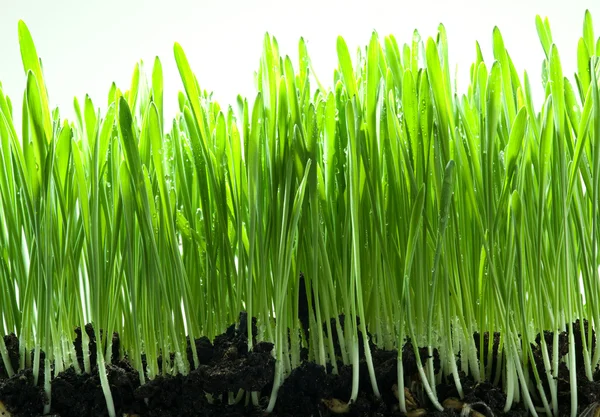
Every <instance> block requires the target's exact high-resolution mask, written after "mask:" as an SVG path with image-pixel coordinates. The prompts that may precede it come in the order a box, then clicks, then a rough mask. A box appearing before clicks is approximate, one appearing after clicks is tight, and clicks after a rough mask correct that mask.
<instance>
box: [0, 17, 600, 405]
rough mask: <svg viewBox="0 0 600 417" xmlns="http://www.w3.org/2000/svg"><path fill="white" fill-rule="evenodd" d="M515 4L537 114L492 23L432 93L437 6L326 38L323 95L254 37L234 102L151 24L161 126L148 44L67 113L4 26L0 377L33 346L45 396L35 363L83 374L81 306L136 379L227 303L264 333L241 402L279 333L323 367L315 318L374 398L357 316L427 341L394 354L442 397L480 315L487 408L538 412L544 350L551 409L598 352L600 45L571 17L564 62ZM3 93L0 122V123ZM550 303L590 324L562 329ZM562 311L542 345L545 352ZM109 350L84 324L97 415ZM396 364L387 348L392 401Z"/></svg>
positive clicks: (172, 370)
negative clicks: (122, 78)
mask: <svg viewBox="0 0 600 417" xmlns="http://www.w3.org/2000/svg"><path fill="white" fill-rule="evenodd" d="M535 23H536V26H537V30H538V34H539V38H540V42H541V45H542V48H543V50H544V53H545V60H544V62H543V71H542V74H541V82H542V84H543V87H544V91H545V97H544V101H543V106H542V107H541V109H535V108H534V106H533V97H532V95H531V80H530V78H529V76H528V74H526V73H524V74H523V75H521V74H519V73H518V72H517V70H516V67H515V64H514V63H513V62H512V60H511V58H510V55H509V54H508V51H507V50H506V48H505V46H504V42H503V39H502V35H501V33H500V31H499V30H498V29H497V28H495V29H494V30H493V37H492V38H493V57H487V59H486V60H484V57H483V56H482V54H481V50H480V49H479V46H478V45H477V47H476V50H475V62H474V63H473V64H472V65H471V68H470V69H471V71H470V75H471V83H470V85H469V87H468V89H467V91H466V92H465V94H460V93H459V92H458V91H456V90H455V88H454V87H453V86H454V82H453V80H452V79H451V77H450V69H449V63H448V43H447V39H446V32H445V29H444V27H443V26H442V25H440V27H439V31H438V34H437V37H436V38H435V39H432V38H429V39H427V40H426V41H422V40H421V37H420V36H419V34H418V32H416V31H415V34H414V37H413V40H412V43H411V44H405V45H404V46H403V47H402V48H400V46H399V44H398V43H397V41H396V40H395V38H394V37H392V36H389V37H386V38H384V39H380V38H379V37H378V35H377V34H376V33H373V35H372V37H371V40H370V42H369V45H368V47H366V48H361V49H359V50H358V51H356V53H352V52H351V51H349V50H348V47H347V45H346V43H345V42H344V40H343V38H341V37H340V38H338V40H337V54H338V58H339V67H338V69H337V70H336V72H335V76H334V80H333V83H332V87H331V88H330V89H326V88H325V87H323V86H322V85H321V83H320V82H319V81H318V80H317V79H316V78H315V77H314V76H313V75H314V74H312V65H311V62H310V58H309V55H308V52H307V49H306V45H305V43H304V41H303V40H301V41H300V44H299V68H297V69H296V70H295V69H294V68H293V66H292V61H291V59H290V58H289V57H287V56H286V57H282V56H281V55H280V52H279V49H278V44H277V41H276V40H275V38H273V37H271V36H270V35H268V34H267V35H266V36H265V39H264V52H263V56H262V58H261V61H260V67H259V69H258V72H257V86H258V93H257V95H256V97H254V98H253V99H250V100H249V99H246V98H243V97H238V102H237V106H236V107H235V108H232V107H228V108H222V107H221V106H220V105H219V104H218V103H216V102H215V101H213V100H212V99H211V96H210V94H208V93H207V92H205V91H204V90H202V89H201V87H200V84H199V82H198V80H197V79H196V77H195V76H194V74H193V72H192V69H191V68H190V65H189V63H188V61H187V58H186V56H185V53H184V51H183V48H182V47H181V46H180V45H179V44H176V45H175V48H174V55H175V60H176V63H177V67H178V69H179V72H180V74H181V79H182V81H183V85H184V88H185V93H180V95H179V105H180V108H179V110H180V112H179V114H178V115H177V117H176V118H175V119H174V120H173V121H167V120H165V119H164V116H163V96H164V92H163V76H162V67H161V63H160V61H159V60H158V58H157V59H156V60H155V62H154V64H153V69H152V75H151V79H150V81H149V82H146V81H145V79H144V77H143V76H141V75H140V71H141V69H140V67H139V66H136V69H135V72H134V74H133V77H132V83H131V86H130V88H129V90H128V91H125V92H123V91H122V90H120V89H119V88H118V87H117V86H115V85H113V86H112V87H111V89H110V93H109V96H108V103H107V106H104V105H102V106H98V105H97V104H94V103H93V102H92V100H91V99H90V98H89V97H85V99H84V100H83V101H82V102H79V101H78V100H75V103H74V105H75V110H76V115H77V116H76V120H75V121H72V122H71V121H64V120H62V119H61V118H60V113H59V111H58V110H51V107H50V104H49V103H50V100H49V97H50V96H49V94H48V92H47V91H46V87H45V84H44V78H43V71H42V67H41V61H40V60H39V58H38V53H37V52H36V49H35V47H34V44H33V40H32V37H31V35H30V32H29V30H28V29H27V27H26V26H25V24H24V23H23V22H20V23H19V42H20V45H21V55H22V58H23V67H24V70H25V73H26V75H27V84H26V90H25V94H24V101H23V107H22V109H14V108H13V107H12V104H11V103H12V102H11V101H10V99H9V98H8V97H6V96H5V95H4V93H3V92H2V89H1V87H0V140H1V146H0V160H1V162H2V164H3V166H4V167H5V169H2V170H0V215H1V218H2V221H0V253H1V256H0V287H1V288H2V289H3V291H2V292H1V294H0V297H1V298H0V300H1V302H0V316H1V317H2V321H1V322H0V323H2V324H1V325H0V333H2V334H8V333H11V332H14V333H15V334H16V335H17V336H18V338H19V340H20V342H21V352H20V357H21V359H20V362H19V367H18V369H12V368H11V366H10V362H9V361H8V360H7V355H8V354H7V350H6V347H5V346H4V341H3V340H2V339H1V338H0V358H1V359H2V361H3V362H4V364H5V366H7V372H8V374H9V375H13V374H14V373H17V372H18V371H20V370H22V369H24V368H30V367H31V368H33V373H34V377H35V382H36V383H40V381H38V376H39V370H40V357H41V351H44V352H45V363H44V366H45V369H49V368H50V364H51V363H53V364H54V366H55V372H54V374H52V373H51V372H46V373H45V380H44V381H42V382H43V385H44V388H45V390H46V393H47V394H48V396H49V398H51V390H50V382H51V378H53V377H54V376H56V374H57V373H58V372H61V371H62V370H64V369H67V368H69V367H71V366H73V367H75V370H76V371H77V372H86V373H89V372H91V369H90V362H89V352H87V354H86V355H84V367H83V369H80V366H79V364H78V363H77V360H76V358H75V351H74V348H73V346H72V340H71V338H72V336H73V335H74V333H73V328H74V327H76V326H81V327H82V328H83V326H84V325H85V324H86V323H92V324H93V326H94V328H95V330H96V334H98V331H99V329H103V330H104V335H107V334H112V332H114V331H116V332H118V333H119V335H120V337H121V355H127V357H128V358H129V360H130V361H131V363H132V365H133V366H134V367H135V369H136V370H137V371H138V373H139V377H140V382H141V383H142V384H143V383H145V382H146V381H147V380H152V379H154V378H156V377H157V375H159V373H162V374H163V375H173V374H177V373H181V374H184V375H185V374H187V373H188V372H189V371H190V370H191V369H194V368H195V367H197V366H198V364H199V363H198V355H197V352H196V351H195V346H194V344H192V349H193V350H194V351H193V360H192V362H191V363H188V360H187V355H186V354H185V350H186V336H189V337H190V338H192V339H194V338H197V337H200V336H202V335H205V336H208V337H209V338H211V339H212V338H213V337H214V336H216V335H217V334H219V333H221V332H223V331H224V330H225V328H226V327H227V326H228V325H229V324H231V323H233V322H235V320H236V319H237V317H238V314H239V312H240V311H242V310H245V311H247V312H248V314H249V315H250V316H254V317H257V319H258V324H259V329H260V332H259V340H266V341H272V342H274V343H275V350H274V352H275V358H276V373H275V382H274V386H273V393H272V395H271V397H270V401H269V404H268V407H267V410H266V411H272V410H273V408H274V406H275V404H276V400H277V391H278V389H279V387H280V385H281V383H282V382H283V380H284V378H285V377H286V376H287V375H288V374H289V373H290V372H291V370H292V369H293V368H295V367H297V366H298V365H299V364H300V347H301V346H307V347H309V358H310V360H313V361H315V362H317V363H318V364H321V365H326V364H327V363H332V364H333V372H337V364H336V363H335V353H334V346H333V336H334V334H335V335H337V337H338V338H339V342H340V347H341V360H342V361H343V363H344V364H351V365H352V366H353V388H352V393H351V397H350V398H348V399H343V400H344V401H346V400H348V401H349V402H350V403H351V402H353V401H354V400H356V398H357V394H358V381H359V366H358V363H359V360H360V358H359V356H358V352H359V345H360V344H363V346H364V351H365V359H366V363H367V367H368V372H369V374H370V375H369V376H370V381H371V385H372V389H373V392H374V394H375V395H376V396H379V395H380V388H379V387H378V386H377V380H376V375H375V373H374V372H375V371H374V367H373V363H372V358H371V352H370V348H369V343H368V342H369V336H368V333H370V334H372V335H373V341H374V342H375V344H376V345H377V346H378V347H379V348H385V349H398V351H399V352H401V347H402V346H403V345H404V342H405V340H406V338H407V337H410V339H411V340H412V342H413V343H412V346H413V347H414V349H415V353H416V357H417V358H419V355H418V350H417V349H418V348H419V347H426V348H427V349H428V351H429V353H430V354H431V353H433V350H434V349H437V350H438V351H439V352H440V354H441V365H442V367H441V372H439V373H438V374H436V373H435V370H434V365H433V359H428V360H426V361H425V362H424V363H421V362H420V360H419V363H418V373H419V376H420V379H421V382H422V384H423V387H424V389H425V391H426V393H427V395H428V396H429V398H430V400H431V401H432V403H433V404H434V406H435V407H437V408H439V409H441V408H442V405H441V404H440V402H439V400H438V399H437V394H436V384H437V383H439V382H440V381H441V379H442V378H443V377H446V376H448V377H450V378H452V380H453V381H454V383H455V384H456V387H457V390H458V392H459V394H460V395H462V392H463V391H462V387H461V380H460V375H459V372H464V373H465V374H467V375H471V376H472V377H473V378H474V380H475V381H482V380H485V379H490V378H491V376H492V374H491V366H490V364H491V361H487V363H488V365H487V366H486V365H485V364H484V359H485V358H486V357H488V358H489V357H491V354H492V352H491V349H489V348H488V349H484V344H483V338H480V340H481V343H480V345H479V346H476V345H475V342H474V340H473V337H472V336H473V332H479V333H480V334H482V333H484V332H489V333H490V334H492V333H493V332H499V333H500V352H501V358H500V360H501V364H502V369H503V370H502V373H503V374H504V377H503V381H504V382H503V387H502V388H503V389H504V390H505V392H506V393H507V400H506V405H505V410H509V409H510V408H511V407H512V405H513V403H514V402H516V401H520V402H522V403H523V404H524V406H525V407H526V408H527V409H528V411H529V412H530V413H531V414H532V415H537V414H538V413H545V414H546V415H553V416H557V415H558V412H559V410H558V405H559V404H558V392H557V386H558V381H557V379H556V376H557V374H558V368H559V364H560V362H561V361H565V362H566V364H567V367H568V369H569V371H570V384H571V416H576V415H577V414H578V413H579V412H581V411H582V410H580V409H579V408H578V402H577V395H576V394H577V381H578V378H582V377H584V376H583V375H577V374H576V367H577V366H583V369H585V378H587V379H590V380H591V379H592V378H593V374H594V372H595V371H596V370H597V368H598V365H599V363H600V339H599V337H600V335H599V334H598V333H592V330H591V329H592V328H594V329H595V330H597V328H598V325H599V324H600V299H599V294H600V275H599V267H600V259H599V255H598V240H599V238H600V227H599V225H598V219H599V218H600V207H599V204H598V203H599V196H600V83H599V78H600V61H599V59H598V55H600V39H597V40H595V37H594V36H595V35H594V31H593V25H592V20H591V16H590V14H589V13H588V12H586V14H585V19H584V24H583V33H582V37H581V39H580V41H579V44H578V48H577V69H578V70H577V73H576V74H574V79H573V81H571V80H570V79H569V78H565V77H564V74H563V72H562V68H561V60H560V57H559V53H558V50H557V48H556V46H555V45H554V44H553V43H552V35H551V31H550V26H549V23H548V22H547V20H542V19H541V18H539V17H538V18H537V19H536V21H535ZM538 78H539V77H534V79H536V80H537V79H538ZM536 82H537V81H536ZM99 108H101V109H102V110H99ZM16 111H21V112H22V119H23V125H22V126H14V124H13V117H12V115H13V114H14V112H16ZM163 132H168V133H163ZM300 271H302V272H303V273H304V275H305V277H306V285H307V288H308V289H309V291H308V298H309V300H310V301H311V302H310V307H309V311H310V322H311V329H313V330H312V331H310V332H309V333H308V334H304V332H303V331H302V330H301V326H300V323H299V320H298V294H299V291H300V285H299V283H300V282H299V275H300ZM339 314H345V315H346V317H347V318H348V320H347V321H346V325H345V326H342V325H341V324H340V321H339V319H338V318H337V317H338V315H339ZM357 316H359V317H360V325H359V326H357V320H356V317H357ZM332 317H335V318H336V320H334V322H333V326H332V324H331V322H330V321H329V318H332ZM275 318H276V320H275ZM575 320H587V321H588V323H590V324H591V326H590V327H589V329H590V330H589V332H587V333H586V332H583V331H582V332H581V333H578V335H577V337H580V338H581V341H579V340H577V341H576V340H575V335H574V333H573V323H574V322H575ZM322 322H327V326H326V328H325V330H323V328H322V326H321V325H320V323H322ZM248 326H249V328H248V334H251V328H250V326H251V321H250V320H249V321H248ZM288 328H289V329H291V334H292V335H294V337H291V338H290V339H288V337H287V336H286V335H287V331H288ZM358 330H360V331H361V333H362V339H360V340H359V337H358V335H359V333H358ZM545 330H547V331H554V332H555V333H554V339H553V346H552V349H551V351H552V353H551V354H550V353H549V352H550V346H548V345H547V344H546V342H545V340H544V339H543V338H542V340H541V352H542V356H543V365H544V366H543V369H539V368H536V367H532V366H531V363H532V361H533V351H532V347H531V346H532V344H534V343H535V337H536V334H538V333H540V332H541V331H545ZM563 330H568V331H569V352H571V353H569V354H568V355H567V357H565V358H561V357H559V354H558V349H557V347H558V332H560V331H563ZM367 331H368V333H367ZM66 335H70V336H66ZM83 342H84V346H87V335H86V334H85V332H83ZM576 342H577V343H581V344H582V346H583V360H584V363H583V364H577V363H576V356H575V354H574V353H573V352H574V346H575V343H576ZM249 346H250V347H252V340H251V338H250V340H249ZM111 348H112V347H111V338H108V339H107V338H106V337H104V338H103V339H101V340H99V343H98V344H97V356H98V367H99V374H100V378H101V383H102V388H103V390H104V394H105V398H106V403H107V407H108V410H109V414H110V415H111V416H114V415H115V410H114V406H113V404H112V396H111V392H110V388H109V384H108V380H107V376H106V370H105V368H106V364H107V363H110V360H111V357H110V354H107V353H106V352H111ZM31 352H33V353H34V355H33V359H31V355H30V353H31ZM167 352H170V353H173V354H174V356H173V360H171V359H170V357H169V355H163V362H162V363H163V365H162V368H161V369H160V370H159V367H158V357H159V356H160V355H161V354H164V353H167ZM459 353H460V359H459ZM142 354H144V355H145V358H146V361H147V372H146V373H144V371H143V367H142ZM402 365H403V364H402V361H401V354H400V353H399V355H398V386H399V389H398V392H399V397H400V398H399V403H400V404H399V406H400V409H401V410H402V411H406V404H405V398H404V389H403V388H404V385H405V381H404V375H403V372H402V369H403V367H402ZM529 369H532V370H533V373H529V372H528V370H529ZM499 375H500V373H497V374H496V377H495V379H494V380H492V382H493V383H496V384H497V383H499ZM544 384H547V386H548V387H549V390H545V389H544V388H543V385H544ZM252 398H253V401H254V402H255V403H257V401H258V398H257V395H256V393H253V395H252ZM49 407H50V404H48V405H47V406H46V411H48V410H49Z"/></svg>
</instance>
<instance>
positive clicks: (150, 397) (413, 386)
mask: <svg viewBox="0 0 600 417" xmlns="http://www.w3.org/2000/svg"><path fill="white" fill-rule="evenodd" d="M246 320H247V317H246V315H245V313H242V314H241V315H240V320H239V324H238V325H237V326H235V325H232V326H230V327H229V328H228V329H227V330H226V331H225V333H223V334H221V335H219V336H217V337H216V338H215V340H214V341H212V342H211V341H210V340H209V339H208V338H206V337H202V338H199V339H196V340H195V341H194V343H195V346H196V350H197V353H198V358H199V362H200V366H198V367H197V368H196V369H194V370H193V371H191V372H190V373H189V375H187V376H181V375H177V376H169V375H161V376H158V377H157V378H155V379H154V380H152V381H149V382H147V383H146V384H144V385H143V386H140V380H139V376H138V374H137V372H136V370H135V369H134V368H133V367H132V366H131V365H130V363H129V361H128V360H127V358H120V357H119V338H118V335H117V334H113V351H112V353H113V357H112V364H110V365H107V371H108V380H109V384H110V387H111V390H112V393H113V400H114V404H115V408H116V410H117V415H118V416H128V417H134V416H139V417H145V416H147V417H187V416H189V417H192V416H194V417H195V416H207V417H213V416H214V417H217V416H225V417H234V416H235V417H242V416H256V417H263V416H264V411H263V410H264V409H265V408H266V406H267V404H268V400H269V396H270V394H271V388H272V381H273V377H274V369H275V361H274V359H273V356H272V349H273V345H272V344H271V343H265V342H261V343H254V349H253V350H252V351H251V352H248V344H247V321H246ZM332 320H333V319H332ZM339 320H340V322H341V323H342V326H343V325H344V321H345V320H344V317H343V316H340V318H339ZM307 324H308V323H307V321H305V322H304V323H303V326H302V327H305V326H307ZM332 325H334V323H333V322H332ZM582 327H583V330H584V331H586V333H585V335H586V336H587V335H588V333H587V331H588V327H587V323H584V326H581V325H580V323H579V322H576V323H574V325H573V332H574V335H575V341H576V343H577V349H576V355H577V359H578V364H582V363H583V362H582V361H580V358H583V353H582V352H583V349H582V345H581V335H580V332H581V330H582ZM333 328H335V326H333ZM252 329H253V337H256V330H257V329H256V320H255V319H253V326H252ZM303 330H304V331H305V332H306V331H310V329H308V326H307V327H305V328H304V329H303ZM74 331H75V335H76V336H77V337H76V339H75V342H74V346H75V350H76V353H77V357H78V359H79V360H80V365H81V366H82V367H83V356H82V355H83V353H82V342H81V330H80V329H79V328H77V329H75V330H74ZM85 331H86V333H87V335H88V337H89V338H90V346H89V348H90V351H91V352H92V360H91V365H92V373H91V375H88V374H83V375H80V374H77V373H76V372H75V370H74V369H73V368H71V369H68V370H66V371H65V372H62V373H60V374H58V375H56V376H55V378H54V379H53V380H52V402H51V403H52V404H51V411H50V414H49V415H51V416H53V417H88V416H89V417H104V416H107V415H108V413H107V411H106V404H105V400H104V395H103V392H102V388H101V385H100V378H99V376H98V371H97V367H96V360H95V359H96V357H95V354H94V353H95V343H96V339H95V336H94V332H93V329H92V328H91V326H86V328H85ZM334 333H335V331H334ZM592 334H593V333H592ZM473 337H474V341H475V344H476V346H477V349H480V348H482V347H483V349H484V352H483V356H484V358H485V361H486V363H487V361H488V358H487V352H488V351H489V349H492V357H491V360H492V361H493V363H492V380H494V377H495V372H497V371H496V368H499V367H498V361H499V358H498V349H499V346H500V336H499V335H498V334H494V335H493V337H492V338H491V339H492V342H491V344H490V337H489V335H488V334H484V335H483V340H482V339H481V335H479V334H474V335H473ZM543 337H544V340H545V342H546V344H547V346H548V349H549V354H550V355H551V349H552V340H553V333H551V332H546V333H544V335H543ZM593 337H594V342H593V343H595V335H593ZM540 338H541V336H540V335H538V337H537V339H536V340H535V343H534V344H532V345H531V346H532V351H533V354H534V358H535V366H537V368H538V371H539V372H540V371H542V370H543V362H542V359H541V358H542V356H541V347H540V342H541V339H540ZM334 339H335V338H334ZM4 341H5V344H6V346H7V349H8V351H9V356H10V358H11V362H12V365H13V368H14V369H15V370H16V369H18V365H19V341H18V339H17V338H16V337H15V336H14V335H9V336H5V337H4ZM334 342H335V343H334V347H335V350H336V352H337V353H338V354H339V353H340V348H339V344H338V343H337V342H338V341H337V340H334ZM370 348H371V353H372V357H373V364H374V367H375V375H376V377H377V385H378V387H379V390H380V393H381V397H380V398H376V397H375V396H374V395H373V394H372V392H373V390H372V387H371V381H370V379H369V374H368V370H367V365H366V363H365V361H364V359H363V360H361V363H360V385H359V395H358V399H357V401H356V402H355V403H354V404H352V405H351V406H350V407H349V408H348V409H345V413H344V414H341V415H342V416H348V417H371V416H373V417H384V416H402V415H403V414H402V413H401V412H400V411H399V410H398V405H397V403H398V400H397V398H396V394H397V393H395V390H396V389H397V388H396V386H395V384H396V383H397V381H396V370H397V368H396V366H397V352H396V351H386V350H381V349H378V348H377V347H376V346H375V345H371V346H370ZM559 350H560V354H561V355H565V354H566V353H567V352H568V337H567V335H566V334H565V333H564V332H563V333H561V334H560V335H559ZM186 353H187V356H188V359H189V360H190V361H192V349H191V345H190V341H189V340H188V349H187V352H186ZM418 353H419V356H420V358H421V361H425V360H426V359H427V350H426V349H423V348H420V349H418ZM302 356H303V358H304V361H303V362H302V364H301V365H300V366H299V367H298V368H296V369H294V370H293V371H292V373H291V374H290V375H289V376H288V377H287V378H286V379H285V380H284V383H283V385H282V386H281V388H280V389H279V393H278V397H277V403H276V406H275V410H274V411H273V413H271V416H273V417H308V416H315V417H316V416H323V417H327V416H337V415H339V414H336V413H335V411H339V410H338V409H337V408H336V407H339V406H340V405H342V406H343V403H342V402H341V401H346V400H347V399H348V398H349V397H350V394H351V389H352V367H351V366H347V365H343V364H342V362H341V360H340V361H338V364H337V365H338V371H339V372H338V374H337V375H334V374H332V373H331V365H329V369H325V368H323V367H322V366H319V365H317V364H315V363H313V362H310V361H308V360H306V350H303V355H302ZM361 357H364V356H363V355H362V353H361ZM402 358H403V364H404V371H405V381H406V382H405V384H406V387H407V390H406V391H405V392H406V395H407V398H408V399H409V400H410V401H409V412H408V414H407V415H408V417H420V416H425V415H427V416H436V417H441V416H460V415H461V412H463V411H464V410H462V409H461V407H463V405H464V404H467V406H468V407H470V408H471V410H473V411H472V412H470V413H464V412H463V413H462V415H470V416H471V417H481V416H488V417H489V416H515V417H517V416H519V417H520V416H523V417H524V416H527V415H528V413H527V411H526V410H525V409H524V408H523V406H522V405H521V404H514V405H513V409H512V410H511V411H510V412H508V413H503V412H502V409H503V407H504V402H505V400H506V395H505V394H504V393H503V391H502V389H501V386H502V379H501V375H499V376H498V378H499V379H500V383H499V384H498V386H495V385H493V384H492V383H490V382H487V381H486V382H483V383H479V384H477V383H475V382H474V381H473V380H472V379H471V378H470V377H467V376H465V375H464V374H461V375H460V376H461V383H462V387H463V390H464V394H465V398H464V399H463V400H462V401H458V400H456V398H458V392H457V391H456V388H455V385H454V382H453V381H452V380H450V379H448V380H446V381H443V383H441V384H439V385H438V386H437V387H436V391H437V395H438V398H439V400H440V402H442V403H443V404H444V405H445V406H447V408H445V409H444V411H436V410H435V407H433V405H432V404H431V403H430V401H429V400H428V398H427V395H426V394H425V393H424V390H423V387H422V385H421V383H420V381H419V377H418V373H417V365H416V363H417V362H416V360H415V359H416V356H415V351H414V349H413V346H412V345H411V343H410V340H409V341H408V342H407V343H406V344H405V346H404V348H403V351H402ZM433 359H434V367H435V368H436V371H437V370H439V366H440V361H439V355H438V352H437V351H434V357H433ZM160 363H161V361H159V364H160ZM529 372H530V373H531V374H532V375H533V369H532V368H531V367H530V369H529ZM577 372H578V400H579V403H580V410H581V411H583V410H585V409H586V408H587V407H589V406H590V405H592V404H594V403H595V402H597V401H600V372H597V373H596V374H595V375H594V382H590V381H588V380H587V378H585V372H584V370H583V366H581V367H580V368H578V369H577ZM558 380H559V384H558V392H559V404H560V411H561V415H569V406H570V405H569V402H570V385H569V372H568V369H567V367H566V366H565V365H564V364H561V367H560V374H559V378H558ZM545 388H546V389H547V390H548V387H547V383H546V386H545ZM241 390H244V391H254V392H257V393H258V406H253V405H252V403H253V402H252V400H251V398H250V395H249V394H246V393H245V392H243V391H241ZM238 392H240V393H241V394H240V395H239V396H237V393H238ZM548 392H549V391H548ZM229 393H233V394H229ZM236 396H237V397H238V398H236ZM0 401H1V402H2V403H3V404H4V406H5V407H6V409H7V410H8V411H9V412H11V413H12V415H13V416H15V417H37V416H41V415H42V413H43V408H44V403H45V402H46V401H47V399H46V398H45V395H44V391H43V379H42V378H40V380H39V383H38V386H34V384H33V373H32V371H31V370H25V371H21V372H19V373H18V374H17V375H14V376H13V377H11V378H8V375H7V373H6V370H5V368H4V366H3V364H2V361H1V360H0ZM535 402H536V405H541V404H537V403H538V401H537V399H536V401H535ZM0 409H1V407H0Z"/></svg>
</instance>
